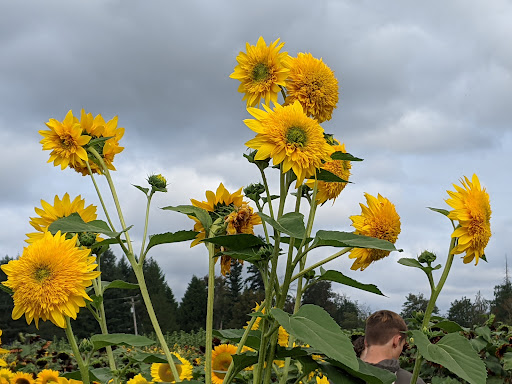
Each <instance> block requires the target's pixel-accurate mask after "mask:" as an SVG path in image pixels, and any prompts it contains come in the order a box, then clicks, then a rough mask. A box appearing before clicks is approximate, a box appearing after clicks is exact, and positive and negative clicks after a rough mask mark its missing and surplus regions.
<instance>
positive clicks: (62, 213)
mask: <svg viewBox="0 0 512 384" xmlns="http://www.w3.org/2000/svg"><path fill="white" fill-rule="evenodd" d="M34 210H35V211H36V213H37V214H38V217H31V218H30V225H31V226H32V227H34V229H35V230H36V231H37V232H33V233H27V237H28V239H26V240H25V241H26V242H27V243H29V244H32V243H33V242H34V241H36V240H40V239H42V238H43V236H44V234H45V233H46V232H47V231H48V227H49V226H50V224H52V223H53V222H54V221H56V220H58V219H61V218H63V217H68V216H69V215H71V214H72V213H78V214H79V215H80V217H81V218H82V220H83V221H85V222H86V223H88V222H90V221H93V220H96V217H97V215H96V206H95V205H92V204H91V205H89V206H88V207H87V208H86V207H85V200H84V199H82V197H81V196H80V195H78V196H77V197H75V198H74V199H73V201H71V199H70V197H69V194H68V193H65V194H64V196H62V200H61V199H60V198H59V196H57V195H55V198H54V199H53V205H50V204H49V203H47V202H46V201H44V200H41V208H37V207H36V208H34Z"/></svg>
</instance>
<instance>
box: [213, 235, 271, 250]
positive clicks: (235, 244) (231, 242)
mask: <svg viewBox="0 0 512 384" xmlns="http://www.w3.org/2000/svg"><path fill="white" fill-rule="evenodd" d="M203 241H204V242H205V243H213V244H216V245H219V246H223V247H227V248H229V249H230V250H233V251H240V250H242V249H247V248H252V247H256V246H262V245H265V243H264V242H263V241H262V240H261V239H260V238H259V237H258V236H254V235H251V234H250V233H238V234H236V235H224V236H215V237H209V238H206V239H204V240H203Z"/></svg>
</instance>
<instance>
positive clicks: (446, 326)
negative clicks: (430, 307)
mask: <svg viewBox="0 0 512 384" xmlns="http://www.w3.org/2000/svg"><path fill="white" fill-rule="evenodd" d="M433 328H439V329H442V330H443V331H446V332H448V333H451V332H460V331H464V329H463V328H462V327H461V326H460V325H459V324H457V323H456V322H455V321H450V320H443V321H440V322H438V323H436V324H434V325H433Z"/></svg>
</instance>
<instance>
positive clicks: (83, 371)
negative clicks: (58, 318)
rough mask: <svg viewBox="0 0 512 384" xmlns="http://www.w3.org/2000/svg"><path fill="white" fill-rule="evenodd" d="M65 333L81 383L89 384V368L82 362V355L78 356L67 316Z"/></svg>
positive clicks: (78, 352) (76, 345)
mask: <svg viewBox="0 0 512 384" xmlns="http://www.w3.org/2000/svg"><path fill="white" fill-rule="evenodd" d="M65 331H66V336H67V338H68V341H69V345H70V346H71V350H72V351H73V355H75V359H76V362H77V363H78V369H79V370H80V375H81V376H82V381H83V383H84V384H89V383H90V380H89V367H88V366H87V364H85V362H84V360H83V359H82V355H81V354H80V350H79V349H78V344H77V343H76V339H75V335H74V334H73V329H72V328H71V321H70V320H69V317H67V316H66V328H65Z"/></svg>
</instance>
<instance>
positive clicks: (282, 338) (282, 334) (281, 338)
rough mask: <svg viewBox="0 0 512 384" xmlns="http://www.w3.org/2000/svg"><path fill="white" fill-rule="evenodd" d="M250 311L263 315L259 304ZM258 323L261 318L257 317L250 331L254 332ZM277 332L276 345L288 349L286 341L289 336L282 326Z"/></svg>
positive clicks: (263, 308)
mask: <svg viewBox="0 0 512 384" xmlns="http://www.w3.org/2000/svg"><path fill="white" fill-rule="evenodd" d="M252 310H253V312H261V313H265V307H263V306H262V305H261V303H259V304H258V303H257V304H256V306H255V307H254V308H253V309H252ZM260 322H261V317H257V318H256V320H255V321H254V323H253V325H252V328H251V330H253V331H254V330H257V329H259V327H260ZM244 328H246V327H244ZM277 332H278V336H277V343H278V344H279V345H280V346H281V347H288V339H289V337H290V335H289V334H288V332H287V331H286V329H284V328H283V327H282V326H280V327H279V329H278V331H277Z"/></svg>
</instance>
